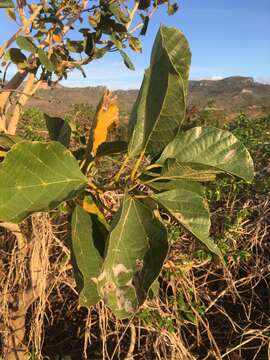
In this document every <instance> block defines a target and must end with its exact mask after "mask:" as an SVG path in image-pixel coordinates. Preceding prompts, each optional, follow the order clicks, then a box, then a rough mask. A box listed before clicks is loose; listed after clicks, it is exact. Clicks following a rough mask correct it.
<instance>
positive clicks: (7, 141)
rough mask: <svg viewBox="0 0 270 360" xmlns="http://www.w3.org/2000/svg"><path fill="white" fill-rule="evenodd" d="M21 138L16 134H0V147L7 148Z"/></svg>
mask: <svg viewBox="0 0 270 360" xmlns="http://www.w3.org/2000/svg"><path fill="white" fill-rule="evenodd" d="M22 140H23V139H22V138H21V137H20V136H17V135H9V134H0V148H1V149H4V150H9V149H11V147H12V146H13V145H14V144H16V143H17V142H19V141H22Z"/></svg>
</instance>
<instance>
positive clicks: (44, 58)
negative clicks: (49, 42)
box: [37, 48, 54, 72]
mask: <svg viewBox="0 0 270 360" xmlns="http://www.w3.org/2000/svg"><path fill="white" fill-rule="evenodd" d="M37 53H38V58H39V61H40V63H41V64H42V65H43V66H44V67H45V68H46V69H47V70H48V71H50V72H53V70H54V66H53V63H52V62H51V60H50V59H49V58H48V55H47V54H46V53H45V51H44V50H42V49H40V48H39V49H38V51H37Z"/></svg>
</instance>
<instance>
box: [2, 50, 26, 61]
mask: <svg viewBox="0 0 270 360" xmlns="http://www.w3.org/2000/svg"><path fill="white" fill-rule="evenodd" d="M6 56H7V57H8V58H9V59H10V60H11V61H12V62H13V63H14V64H16V65H19V64H21V63H24V62H26V61H27V59H26V56H25V55H24V54H23V53H22V51H21V50H20V49H17V48H11V49H9V51H8V52H7V54H6ZM7 57H5V59H6V60H7Z"/></svg>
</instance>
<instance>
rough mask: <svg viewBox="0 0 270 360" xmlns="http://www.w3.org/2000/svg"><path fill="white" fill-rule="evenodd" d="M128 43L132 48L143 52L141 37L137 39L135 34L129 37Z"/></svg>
mask: <svg viewBox="0 0 270 360" xmlns="http://www.w3.org/2000/svg"><path fill="white" fill-rule="evenodd" d="M128 43H129V46H130V47H131V49H132V50H134V51H135V52H137V53H140V52H142V44H141V42H140V40H139V39H137V38H136V37H134V36H129V37H128Z"/></svg>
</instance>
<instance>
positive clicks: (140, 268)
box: [95, 196, 168, 319]
mask: <svg viewBox="0 0 270 360" xmlns="http://www.w3.org/2000/svg"><path fill="white" fill-rule="evenodd" d="M131 250H132V251H131ZM167 251H168V243H167V232H166V229H165V227H164V226H163V225H162V223H161V222H160V221H159V220H157V219H156V218H155V217H154V215H153V213H152V211H151V209H150V208H148V207H147V206H146V205H144V204H143V203H141V202H139V201H137V200H135V199H133V198H131V197H129V196H125V198H124V200H123V204H122V207H121V208H120V209H119V211H118V213H117V217H116V219H114V227H113V229H112V231H111V233H110V237H109V243H108V247H107V252H106V257H105V261H104V264H103V267H102V272H101V274H100V275H99V277H98V278H97V279H95V281H96V282H97V284H98V291H99V294H100V296H101V297H102V298H103V299H104V301H105V302H106V304H108V306H109V307H110V308H111V310H112V311H113V313H114V314H115V315H116V316H117V317H118V318H121V319H123V318H127V317H130V316H132V315H134V313H135V312H136V311H137V310H138V308H139V306H140V304H142V303H143V301H144V300H145V298H146V296H147V293H148V290H149V288H150V287H151V285H152V283H153V282H154V281H155V279H157V277H158V275H159V272H160V270H161V268H162V265H163V262H164V259H165V257H166V255H167Z"/></svg>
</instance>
